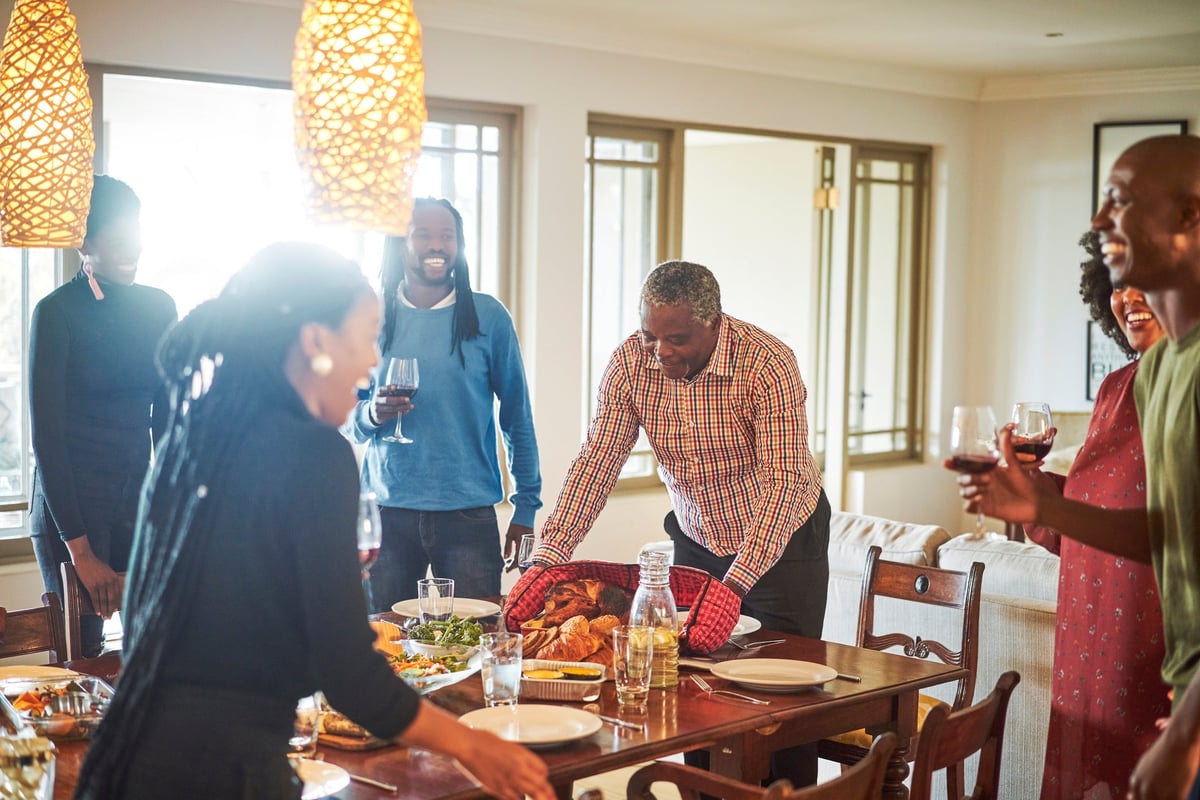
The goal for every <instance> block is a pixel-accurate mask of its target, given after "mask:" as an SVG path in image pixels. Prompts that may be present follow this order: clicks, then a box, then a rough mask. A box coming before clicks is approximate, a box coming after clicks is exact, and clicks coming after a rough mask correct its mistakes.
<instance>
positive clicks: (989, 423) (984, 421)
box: [950, 406, 1000, 537]
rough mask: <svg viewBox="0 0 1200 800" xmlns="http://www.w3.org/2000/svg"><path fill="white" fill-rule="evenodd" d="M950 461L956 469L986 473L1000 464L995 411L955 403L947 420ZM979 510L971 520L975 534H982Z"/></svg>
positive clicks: (982, 524)
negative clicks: (952, 411) (972, 520)
mask: <svg viewBox="0 0 1200 800" xmlns="http://www.w3.org/2000/svg"><path fill="white" fill-rule="evenodd" d="M950 461H951V463H952V464H953V465H954V469H956V470H958V471H959V472H970V473H972V474H980V473H983V472H990V471H992V470H993V469H995V468H996V465H997V464H998V463H1000V445H999V442H998V441H997V439H996V414H995V413H994V412H993V411H992V408H991V406H955V407H954V415H953V417H952V419H951V422H950ZM986 532H987V531H986V530H985V528H984V523H983V512H982V511H981V512H979V515H978V516H977V517H976V519H975V535H976V536H977V537H982V536H984V534H985V533H986Z"/></svg>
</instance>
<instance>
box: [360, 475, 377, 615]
mask: <svg viewBox="0 0 1200 800" xmlns="http://www.w3.org/2000/svg"><path fill="white" fill-rule="evenodd" d="M356 532H357V537H358V563H359V564H360V565H361V566H362V581H363V591H364V592H366V594H367V608H368V609H370V608H371V607H372V606H371V567H373V566H374V565H375V561H376V559H378V558H379V547H380V545H381V544H382V543H383V525H382V523H381V522H380V520H379V505H378V504H377V503H376V502H375V493H374V492H363V493H362V494H360V495H359V496H358V526H357V528H356Z"/></svg>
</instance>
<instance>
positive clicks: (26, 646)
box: [0, 592, 67, 664]
mask: <svg viewBox="0 0 1200 800" xmlns="http://www.w3.org/2000/svg"><path fill="white" fill-rule="evenodd" d="M0 618H2V619H3V626H2V628H0V659H3V658H14V657H16V656H26V655H32V654H34V653H42V652H44V653H46V663H47V664H57V663H59V662H62V661H65V660H66V654H67V635H66V632H65V631H64V630H63V612H62V605H61V604H60V603H59V602H58V595H56V594H55V593H54V592H47V593H46V594H44V595H42V605H41V606H40V607H35V608H25V609H20V610H18V611H9V610H7V609H4V608H0Z"/></svg>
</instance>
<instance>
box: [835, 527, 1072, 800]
mask: <svg viewBox="0 0 1200 800" xmlns="http://www.w3.org/2000/svg"><path fill="white" fill-rule="evenodd" d="M876 544H877V545H879V546H880V547H881V548H882V549H883V557H884V558H887V559H891V560H894V561H904V562H908V563H914V564H928V565H931V566H940V567H944V568H947V569H955V570H960V571H965V570H967V569H968V568H969V567H970V564H971V562H973V561H980V562H982V563H983V564H984V573H983V598H982V607H981V609H980V625H979V627H980V642H979V675H978V678H977V680H976V685H975V699H976V700H978V699H980V698H982V697H984V696H986V694H987V693H988V692H989V691H990V690H991V688H992V687H993V686H995V684H996V679H997V678H998V677H999V676H1000V674H1001V673H1003V672H1005V671H1006V670H1009V669H1015V670H1016V671H1017V672H1019V673H1020V674H1021V684H1020V685H1019V686H1018V687H1017V689H1016V692H1015V694H1014V695H1013V699H1012V703H1011V705H1010V706H1009V711H1008V726H1007V728H1006V732H1005V742H1004V756H1003V764H1002V773H1001V796H1002V797H1006V798H1013V799H1014V800H1033V798H1036V797H1037V796H1038V794H1039V792H1040V790H1041V780H1042V764H1043V758H1044V756H1045V746H1046V729H1047V725H1048V720H1049V714H1050V673H1051V662H1052V658H1053V652H1054V627H1055V607H1056V598H1057V594H1058V557H1057V556H1054V555H1051V554H1050V553H1048V552H1047V551H1046V550H1044V549H1043V548H1041V547H1038V546H1037V545H1034V544H1025V543H1020V542H1010V541H1007V540H1004V539H999V538H993V539H986V540H974V539H972V538H970V537H967V536H959V537H954V538H952V537H951V536H950V534H949V533H948V532H947V531H946V530H945V529H944V528H940V527H938V526H935V525H915V524H908V523H901V522H895V521H892V520H886V519H880V518H877V517H867V516H861V515H856V514H846V513H840V512H835V513H834V514H833V520H832V523H831V530H830V542H829V571H830V575H829V601H828V605H827V607H826V611H825V630H824V638H825V639H828V640H831V641H837V642H847V643H853V641H854V637H855V633H856V630H857V620H858V603H859V597H860V595H861V590H862V572H863V566H864V565H865V563H866V558H867V548H869V547H870V546H871V545H876ZM893 614H894V616H890V615H893ZM901 614H903V621H901V617H900V615H901ZM889 618H891V619H894V620H895V623H896V627H895V629H896V630H905V631H906V632H916V633H922V634H923V635H924V636H925V637H926V638H935V639H936V638H944V639H945V640H946V641H948V642H953V643H955V644H957V641H958V634H957V631H958V626H957V625H956V624H955V623H954V621H953V618H952V615H951V614H950V612H947V611H945V610H944V609H936V608H930V609H928V610H924V609H923V610H922V611H921V612H920V615H919V617H918V625H919V628H917V629H916V630H914V628H913V625H912V614H911V607H909V608H906V609H905V610H904V611H901V610H900V608H899V607H898V606H893V607H891V608H889V606H888V604H887V603H886V602H885V601H880V602H879V603H878V605H877V610H876V620H877V621H876V625H877V627H878V626H884V625H886V622H887V621H888V620H889ZM930 694H934V695H936V696H938V697H940V698H941V699H943V700H946V701H947V702H949V701H950V700H951V699H952V696H953V688H952V687H940V688H939V689H934V690H932V691H931V692H930ZM972 769H973V767H970V768H968V773H967V776H968V779H970V778H971V774H972V772H971V770H972ZM943 792H944V786H941V785H937V786H935V793H937V794H938V795H939V796H943V794H942V793H943Z"/></svg>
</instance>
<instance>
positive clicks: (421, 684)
mask: <svg viewBox="0 0 1200 800" xmlns="http://www.w3.org/2000/svg"><path fill="white" fill-rule="evenodd" d="M482 665H483V656H481V655H479V653H476V654H475V655H473V656H471V657H470V658H469V659H467V668H466V669H461V670H459V671H458V672H445V673H442V674H441V675H425V676H422V677H420V678H405V679H404V682H405V683H407V684H408V685H409V686H411V687H412V688H414V689H416V690H417V691H418V692H420V693H421V694H429V693H430V692H436V691H437V690H438V689H443V688H445V687H447V686H453V685H454V684H456V683H458V682H459V681H464V680H466V679H467V678H469V677H471V676H472V675H474V674H475V673H477V672H479V668H480V667H481V666H482Z"/></svg>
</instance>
